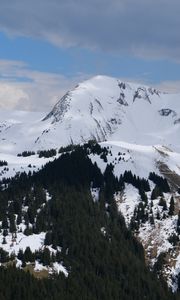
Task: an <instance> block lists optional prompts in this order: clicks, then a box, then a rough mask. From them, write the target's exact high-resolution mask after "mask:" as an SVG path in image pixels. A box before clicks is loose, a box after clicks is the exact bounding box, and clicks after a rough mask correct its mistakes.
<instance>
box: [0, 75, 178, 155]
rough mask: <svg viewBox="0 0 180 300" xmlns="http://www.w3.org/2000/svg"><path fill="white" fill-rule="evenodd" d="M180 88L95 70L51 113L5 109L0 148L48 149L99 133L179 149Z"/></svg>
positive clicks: (107, 137) (106, 137)
mask: <svg viewBox="0 0 180 300" xmlns="http://www.w3.org/2000/svg"><path fill="white" fill-rule="evenodd" d="M179 99H180V94H165V93H161V92H159V91H157V90H155V89H153V88H150V87H147V86H140V85H138V84H134V83H123V82H121V81H120V80H118V79H115V78H110V77H105V76H96V77H93V78H92V79H90V80H87V81H85V82H83V83H81V84H79V85H78V86H76V87H75V88H74V89H73V90H72V91H70V92H68V93H67V94H66V95H65V96H64V97H63V98H62V99H60V100H59V101H58V102H57V104H56V105H55V106H54V108H53V109H52V111H51V112H50V113H48V114H46V113H32V112H31V113H28V112H9V111H6V112H4V111H1V112H0V141H1V143H0V151H2V150H4V149H5V150H6V151H8V152H9V153H12V152H20V151H23V150H29V149H31V150H32V149H36V150H39V149H47V148H54V147H59V146H60V145H67V144H69V143H72V142H73V143H79V142H84V141H87V140H89V139H96V140H97V141H99V142H103V141H106V140H115V141H117V140H121V141H125V142H129V143H137V144H142V145H155V144H160V145H166V146H168V147H171V148H173V149H176V150H179V149H180V142H179V141H178V139H177V136H178V133H179V132H180V105H179Z"/></svg>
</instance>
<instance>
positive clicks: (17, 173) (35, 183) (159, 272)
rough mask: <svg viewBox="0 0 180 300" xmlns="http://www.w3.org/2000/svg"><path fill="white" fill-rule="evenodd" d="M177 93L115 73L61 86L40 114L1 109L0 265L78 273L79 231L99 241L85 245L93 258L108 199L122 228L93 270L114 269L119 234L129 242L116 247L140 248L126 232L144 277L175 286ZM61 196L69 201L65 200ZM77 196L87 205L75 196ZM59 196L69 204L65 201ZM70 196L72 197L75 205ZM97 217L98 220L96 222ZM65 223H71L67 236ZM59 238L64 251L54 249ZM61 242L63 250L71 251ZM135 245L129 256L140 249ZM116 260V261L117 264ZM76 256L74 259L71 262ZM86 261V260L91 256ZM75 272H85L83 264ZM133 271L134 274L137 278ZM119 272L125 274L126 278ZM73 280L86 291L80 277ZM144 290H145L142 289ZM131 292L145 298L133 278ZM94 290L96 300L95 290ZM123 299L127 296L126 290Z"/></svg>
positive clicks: (179, 162) (179, 187) (178, 246)
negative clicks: (58, 94)
mask: <svg viewBox="0 0 180 300" xmlns="http://www.w3.org/2000/svg"><path fill="white" fill-rule="evenodd" d="M179 96H180V95H179V94H167V93H163V92H160V91H157V90H156V89H154V88H151V87H148V86H140V85H138V84H134V83H124V82H122V81H120V80H118V79H115V78H109V77H105V76H96V77H94V78H92V79H89V80H87V81H85V82H82V83H80V84H79V85H78V86H76V87H75V88H74V89H73V90H72V91H69V92H67V94H65V95H64V97H63V98H62V99H60V100H59V101H58V102H57V104H56V105H55V106H54V108H53V109H52V110H51V111H50V112H48V113H34V112H23V111H1V112H0V120H1V122H0V141H1V142H0V153H1V158H0V180H1V192H0V203H1V206H0V221H1V229H2V231H1V233H0V241H1V251H2V253H1V255H2V257H5V263H7V261H14V260H16V266H17V267H20V268H28V267H27V266H26V265H28V264H29V263H30V269H31V271H32V270H33V274H34V273H35V274H36V275H35V276H39V275H37V274H41V273H43V274H44V273H45V274H46V275H45V276H48V274H58V273H60V274H61V273H62V274H64V275H62V276H65V278H69V274H70V273H71V272H70V270H71V268H75V269H73V270H76V271H77V269H78V268H80V269H81V268H82V265H81V263H80V262H81V260H83V259H87V256H88V257H90V253H89V252H88V253H87V249H86V247H87V244H88V240H87V239H90V237H89V232H91V234H92V237H93V239H94V238H97V240H98V242H100V244H101V246H100V245H99V244H97V248H98V251H100V252H96V251H97V250H96V249H91V250H92V251H95V257H96V254H97V255H98V257H100V253H101V251H102V248H101V247H109V245H108V241H106V243H107V244H106V245H105V244H104V241H101V238H100V240H99V232H101V234H100V236H101V235H103V236H104V237H106V238H107V240H109V241H110V240H111V238H110V237H109V235H108V236H106V235H107V232H108V230H110V232H111V230H112V226H114V224H110V223H111V221H112V222H114V219H113V218H114V214H113V216H112V220H111V221H110V220H108V216H109V201H112V203H111V204H112V206H113V209H114V211H113V213H115V220H116V217H117V218H120V220H119V219H118V220H119V221H117V220H116V221H117V223H118V226H117V227H118V228H117V230H123V232H124V233H123V234H124V237H122V236H121V237H122V240H121V237H120V236H119V233H118V234H116V232H113V235H114V234H115V236H114V237H113V239H114V242H115V244H114V247H115V249H116V250H112V248H111V246H110V248H108V251H110V253H112V257H111V258H112V261H110V262H109V263H107V260H108V258H107V257H108V255H110V254H109V252H107V253H106V252H105V258H104V263H105V266H106V267H107V269H106V267H104V266H98V268H99V267H100V268H102V269H103V268H105V269H104V270H103V271H102V270H101V271H102V273H103V272H110V271H109V267H110V265H112V266H113V267H112V268H114V267H115V261H116V258H117V259H118V257H119V256H118V255H120V254H119V252H118V251H119V250H118V249H119V248H121V247H122V243H124V239H125V240H126V237H127V236H128V237H129V238H128V239H130V244H131V245H130V244H127V245H126V246H127V247H125V249H126V250H125V252H126V251H127V249H128V247H130V248H131V246H132V247H135V248H136V246H137V247H140V248H141V246H140V245H139V243H138V242H137V241H135V239H134V237H135V238H136V239H137V240H138V241H140V242H141V243H142V245H143V246H144V250H145V257H144V259H145V262H143V255H142V253H141V258H140V260H142V261H141V263H142V264H144V265H143V266H142V268H144V267H145V265H146V266H147V267H148V268H149V269H151V271H153V272H154V273H155V274H156V275H152V274H151V273H148V274H149V275H148V276H150V277H151V276H152V278H154V279H152V280H155V281H156V280H157V279H156V276H158V278H159V280H160V281H165V282H167V284H168V286H169V288H170V289H172V291H173V292H174V293H177V292H178V291H179V289H180V277H179V276H180V275H179V274H180V240H179V235H180V231H179V226H180V214H179V211H180V142H179V140H178V138H177V137H178V136H179V132H180V106H179ZM79 144H80V145H81V146H80V145H79ZM80 154H81V155H80ZM74 157H76V159H77V162H75V161H74V160H73V159H74ZM81 160H82V162H81ZM47 163H48V164H47ZM46 164H47V165H46ZM44 166H45V167H44ZM35 172H37V173H35ZM53 174H55V175H53ZM106 176H107V177H106ZM11 177H12V179H9V178H11ZM83 187H85V189H84V188H83ZM105 187H106V188H105ZM73 194H74V196H72V195H73ZM70 198H72V201H70V202H68V201H69V199H70ZM83 199H86V200H84V201H85V202H86V201H87V204H85V202H83V203H82V202H81V201H83ZM172 199H173V200H172ZM64 201H65V202H66V201H67V203H69V204H68V205H67V206H66V205H65V202H64ZM73 201H74V202H75V203H76V202H77V201H80V203H79V206H78V205H77V206H76V204H74V203H73ZM90 203H91V204H90ZM59 205H60V207H59ZM64 205H65V207H64ZM69 205H70V207H69ZM81 205H82V207H81ZM83 205H85V207H84V206H83ZM86 205H90V207H86ZM91 206H92V207H91ZM116 206H117V207H116ZM61 209H62V210H61ZM84 209H85V210H84ZM56 210H58V215H57V213H56ZM62 212H63V214H62ZM73 212H74V213H75V216H74V215H73ZM78 212H79V215H78ZM88 212H89V214H92V215H88ZM66 214H67V215H66ZM119 214H120V215H119ZM121 214H122V216H123V217H124V219H125V223H124V221H123V219H122V217H121ZM59 216H61V220H59V218H60V217H59ZM85 216H86V218H87V219H88V220H89V221H88V222H89V223H88V224H86V225H87V227H86V226H85V225H82V224H80V223H81V222H82V220H84V222H86V221H85V219H84V218H85ZM97 216H98V217H99V218H100V219H102V220H101V221H100V223H99V221H98V220H97V218H98V217H97ZM89 218H90V219H89ZM109 221H110V223H109ZM59 222H60V223H59ZM94 222H95V224H96V223H97V224H96V225H97V227H96V225H95V224H94ZM76 223H77V224H76ZM74 224H76V225H77V228H76V226H75V225H74ZM83 224H84V223H83ZM72 225H73V227H74V226H75V228H76V231H75V232H74V228H72V227H71V226H72ZM116 225H117V224H116ZM125 225H126V227H127V228H128V229H125ZM66 226H67V227H68V228H69V230H70V232H69V231H68V230H66ZM84 226H85V227H84ZM89 226H90V227H92V228H93V229H94V232H93V231H91V229H90V227H89ZM106 226H108V229H107V228H106ZM109 226H110V227H109ZM58 228H62V229H58ZM99 230H100V231H99ZM73 232H74V237H73ZM130 232H131V233H130ZM81 235H82V237H81ZM110 235H111V234H110ZM75 236H76V237H77V241H78V243H77V244H78V245H77V244H76V242H77V241H76V240H75ZM87 237H88V238H87ZM81 238H83V241H84V242H83V244H81V242H82V241H81ZM67 239H68V240H67ZM118 239H119V240H118ZM64 241H65V245H66V246H65V248H66V249H64V250H63V246H62V244H63V243H64ZM126 242H127V241H126ZM66 243H68V245H69V246H72V247H73V250H72V251H73V252H72V253H71V254H69V246H67V244H66ZM133 243H135V246H133V245H134V244H133ZM136 243H137V245H136ZM80 245H82V249H83V247H85V249H84V250H82V253H81V250H80V248H81V246H80ZM102 245H103V246H102ZM91 246H92V245H89V247H90V248H91ZM135 248H132V249H131V250H132V253H130V254H128V255H130V256H129V259H130V261H131V259H132V258H131V254H132V256H133V255H135V256H136V250H135ZM140 248H138V249H140ZM131 250H130V252H131ZM3 251H6V252H3ZM44 251H45V253H44ZM113 251H115V252H113ZM134 251H135V252H134ZM137 251H138V253H137V256H138V255H139V251H140V252H141V250H137ZM133 253H134V254H133ZM80 254H81V255H80ZM79 255H80V256H79ZM83 255H84V257H83ZM101 255H102V253H101ZM106 255H107V257H106ZM123 255H125V254H123V253H122V257H123ZM27 257H28V258H27ZM29 257H30V260H29V261H28V259H29ZM122 257H121V256H120V257H119V259H120V261H119V267H120V270H121V267H122V266H120V265H121V263H122V261H121V259H122ZM111 258H110V260H111ZM76 259H78V260H79V265H76V263H75V261H76ZM88 259H89V260H90V261H91V258H88ZM95 260H96V258H95ZM97 260H98V259H97ZM132 260H133V259H132ZM134 260H135V261H136V260H137V258H136V257H135V258H134ZM45 261H46V262H45ZM88 263H89V261H88ZM91 263H92V265H91ZM91 263H90V269H91V268H92V269H91V270H88V272H89V271H90V273H91V271H92V272H94V270H95V269H94V267H95V268H97V261H96V262H92V261H91ZM98 263H99V262H98ZM117 263H118V262H117ZM126 263H127V261H126ZM141 263H140V264H141ZM113 264H114V265H113ZM127 264H128V263H127ZM138 264H139V263H138ZM25 266H26V267H25ZM83 268H86V264H85V262H84V266H83ZM127 268H128V267H127ZM134 268H135V269H134V272H135V273H136V272H137V269H136V267H134ZM140 268H141V267H140ZM145 268H146V267H145ZM115 269H116V268H115ZM143 270H145V269H143ZM76 271H75V272H76ZM99 272H100V271H99V269H98V271H97V273H98V274H99ZM112 272H114V271H112ZM117 272H118V271H117ZM127 272H128V271H127ZM143 272H145V273H146V272H147V270H146V271H142V273H143ZM148 272H149V271H148ZM72 273H73V272H72ZM140 273H141V272H140ZM103 274H104V273H103ZM118 274H119V273H117V274H116V275H117V276H119V275H118ZM143 274H144V273H143ZM76 275H77V274H76ZM96 275H97V274H96ZM116 275H115V274H114V273H112V278H111V279H112V282H111V283H110V282H109V283H108V284H110V286H111V284H112V285H113V280H115V281H116V280H117V285H118V284H119V283H120V281H119V280H120V278H119V277H118V278H117V277H116ZM141 275H142V274H140V277H138V278H139V279H138V280H140V282H141V280H142V277H141ZM40 276H41V275H40ZM93 276H94V275H93ZM114 276H115V277H114ZM127 276H130V274H129V275H127ZM143 276H145V275H143ZM153 276H155V277H153ZM102 277H103V279H102V280H103V281H102V282H101V284H104V280H107V278H105V277H104V275H103V276H102ZM88 278H89V275H88ZM88 278H87V280H88ZM93 278H94V279H93V280H95V277H93ZM113 278H114V279H113ZM128 278H129V280H130V281H131V280H132V278H131V276H130V277H128ZM73 280H74V279H73ZM78 280H79V279H78ZM78 280H77V281H76V280H75V285H76V284H77V282H78V284H79V281H78ZM148 280H150V279H148ZM148 280H147V281H148ZM152 282H153V281H152ZM71 283H72V282H71ZM83 284H85V286H86V288H87V282H85V281H83ZM149 284H150V285H151V280H150V283H149ZM153 284H154V283H152V285H153ZM156 284H157V282H156V283H155V285H156ZM158 284H159V283H158ZM120 285H121V286H122V282H121V284H120ZM115 286H116V284H115ZM115 286H114V287H113V286H111V288H112V289H111V288H110V290H109V291H108V293H114V289H117V290H118V288H117V286H116V288H115ZM145 286H146V283H145ZM76 288H77V286H76ZM88 288H89V286H88ZM141 288H142V290H141ZM147 289H148V293H149V290H150V287H149V286H148V288H147ZM77 290H78V289H77ZM139 290H141V293H142V294H143V295H146V293H147V290H146V289H145V288H144V285H143V284H142V286H141V284H140V286H139ZM155 290H156V288H155ZM78 292H79V290H78ZM96 292H97V291H96ZM96 292H95V291H94V293H96ZM119 292H120V290H119ZM121 292H122V293H124V291H122V290H121ZM136 292H137V291H136ZM136 292H132V294H133V293H135V294H134V295H135V296H134V298H133V299H136V298H135V297H137V299H138V296H137V294H136ZM117 293H118V292H117ZM158 293H159V287H157V294H156V296H154V295H153V294H149V295H151V298H149V299H158V297H159V296H157V295H159V294H158ZM94 295H95V294H93V295H92V299H93V297H95V296H94ZM98 295H99V296H98V297H99V299H102V295H101V296H100V294H98ZM103 295H104V294H103ZM66 296H67V295H66ZM164 296H165V295H164ZM67 297H68V296H67ZM111 297H112V295H111V296H109V298H107V299H108V300H109V299H111ZM116 297H117V299H118V296H117V295H116V296H115V297H114V298H112V299H116ZM124 297H128V296H127V295H126V292H125V294H124ZM153 297H155V298H153ZM169 297H170V296H169ZM177 297H178V296H177ZM68 299H69V298H68ZM87 299H89V298H87ZM95 299H98V298H95ZM103 299H105V298H104V296H103ZM124 299H126V298H123V300H124ZM127 299H129V298H127ZM147 299H148V298H147ZM161 299H163V298H161ZM164 299H165V298H164ZM168 299H170V298H168Z"/></svg>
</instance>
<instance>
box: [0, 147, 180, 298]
mask: <svg viewBox="0 0 180 300" xmlns="http://www.w3.org/2000/svg"><path fill="white" fill-rule="evenodd" d="M94 148H95V149H94ZM90 150H91V151H96V152H97V151H100V153H99V154H101V155H102V156H103V157H102V159H105V156H106V150H105V149H104V150H100V149H99V146H98V145H93V146H92V145H90V144H88V145H85V146H82V147H81V146H76V147H75V148H74V149H71V151H70V152H66V153H62V155H61V157H60V158H58V159H56V160H54V161H53V162H51V163H48V164H47V165H46V166H45V167H44V168H43V169H42V170H41V171H39V172H38V173H34V174H31V173H29V174H25V173H22V174H19V175H17V176H16V177H15V178H14V179H11V180H3V181H2V182H1V192H0V220H1V221H2V226H1V230H2V231H3V235H4V242H6V236H7V234H9V233H12V234H14V235H15V234H16V232H17V230H18V225H19V224H21V223H22V222H23V223H24V224H25V225H26V228H25V234H27V235H31V234H32V233H40V232H46V236H45V241H44V244H45V247H44V249H43V250H42V251H39V252H38V251H37V252H36V253H32V252H31V250H30V249H28V250H26V251H25V252H21V253H19V254H18V258H19V259H20V260H22V262H23V266H25V265H26V264H27V263H28V262H31V263H33V262H34V261H35V260H39V261H40V262H41V263H42V264H44V265H50V264H51V263H52V262H55V261H57V262H61V263H63V265H64V266H65V267H66V270H67V271H68V276H67V277H65V276H64V274H63V273H60V274H59V275H56V274H53V275H50V276H49V278H48V279H35V278H34V277H33V276H32V275H30V274H29V273H27V272H26V273H25V272H24V271H23V270H19V269H16V268H15V267H12V266H10V267H7V264H4V266H3V267H1V268H0V300H1V299H2V300H10V299H16V300H20V299H35V300H36V299H40V300H41V299H43V300H46V299H48V300H49V299H50V300H51V299H52V300H56V299H62V300H71V299H72V300H76V299H77V300H80V299H82V300H95V299H99V300H102V299H103V300H106V299H107V300H116V299H117V300H119V299H122V300H139V299H147V300H159V299H161V300H166V299H167V300H170V299H179V298H178V297H179V295H178V294H177V295H172V293H171V292H170V291H168V288H167V286H166V284H165V282H164V281H163V279H162V278H159V279H158V278H157V275H156V273H155V271H154V272H150V271H149V270H148V268H147V267H146V264H145V259H144V250H143V247H142V245H141V244H140V243H139V242H138V241H137V240H136V239H135V238H134V237H133V235H132V233H131V232H130V230H129V229H127V228H126V225H125V222H124V219H123V217H122V215H121V214H120V213H119V212H118V210H117V206H116V203H115V200H114V197H113V195H114V193H115V192H117V191H120V190H122V189H123V186H124V183H125V182H133V184H134V185H135V186H136V187H137V188H138V189H139V191H140V194H141V197H142V198H143V197H144V191H147V190H148V189H149V186H148V181H147V180H145V179H142V180H141V179H139V178H136V176H133V175H132V174H131V173H130V172H126V173H125V174H124V176H121V177H120V178H116V177H115V176H114V175H113V166H112V165H107V167H106V170H105V172H104V174H102V173H101V171H100V169H99V168H98V167H97V165H96V163H95V164H93V163H92V162H91V160H90V159H89V158H88V155H87V154H88V153H89V151H90ZM101 151H102V153H101ZM151 177H153V179H154V178H155V176H154V175H153V176H152V174H151ZM154 180H156V182H157V183H159V181H160V180H159V181H158V179H157V178H155V179H154ZM161 184H162V185H163V186H164V185H165V186H166V189H168V187H167V183H166V182H164V181H163V182H160V185H161ZM95 188H96V189H98V191H99V198H98V201H94V200H93V198H92V195H91V189H95ZM47 191H48V193H49V195H51V199H50V200H49V201H47V199H46V192H47ZM143 199H144V198H143ZM143 201H144V203H145V199H144V200H143ZM24 207H25V208H26V209H25V210H24ZM49 245H51V246H52V247H53V248H54V249H56V250H57V251H56V254H54V255H53V254H52V253H50V251H49V250H48V246H49ZM46 246H47V248H46ZM2 258H3V259H4V261H2ZM14 259H15V257H13V256H12V257H8V255H7V256H6V253H4V252H3V251H2V253H1V262H3V263H7V262H8V261H14Z"/></svg>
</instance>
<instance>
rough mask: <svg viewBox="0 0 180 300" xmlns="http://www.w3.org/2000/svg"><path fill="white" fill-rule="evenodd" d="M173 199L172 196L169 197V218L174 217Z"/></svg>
mask: <svg viewBox="0 0 180 300" xmlns="http://www.w3.org/2000/svg"><path fill="white" fill-rule="evenodd" d="M174 209H175V207H174V198H173V196H171V199H170V206H169V215H170V216H173V215H174Z"/></svg>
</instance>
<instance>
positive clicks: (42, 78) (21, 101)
mask: <svg viewBox="0 0 180 300" xmlns="http://www.w3.org/2000/svg"><path fill="white" fill-rule="evenodd" d="M0 74H1V77H0V108H8V109H9V108H11V109H14V108H18V109H22V110H23V109H25V110H35V111H44V112H47V111H48V110H50V109H51V107H52V106H53V105H54V104H55V103H56V102H57V101H58V100H59V99H60V97H62V96H63V95H64V94H65V93H66V92H67V90H69V89H71V88H72V87H73V86H74V85H76V84H77V83H78V82H79V81H80V80H82V79H84V76H83V75H79V76H77V77H76V78H66V77H65V76H63V75H59V74H54V73H45V72H39V71H36V70H30V69H29V68H28V66H27V65H26V64H25V63H24V62H18V61H8V60H0Z"/></svg>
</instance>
